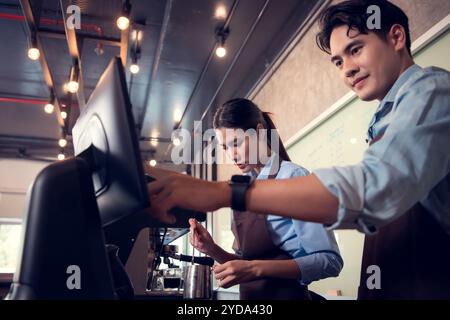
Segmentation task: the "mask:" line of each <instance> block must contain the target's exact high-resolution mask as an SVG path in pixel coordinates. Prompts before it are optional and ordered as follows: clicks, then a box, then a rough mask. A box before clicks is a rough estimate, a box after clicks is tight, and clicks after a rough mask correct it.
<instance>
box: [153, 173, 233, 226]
mask: <svg viewBox="0 0 450 320" xmlns="http://www.w3.org/2000/svg"><path fill="white" fill-rule="evenodd" d="M145 171H146V173H147V174H149V175H150V176H152V177H154V178H155V179H156V181H154V182H152V183H150V184H148V187H147V188H148V192H149V196H150V200H151V207H150V209H149V211H150V214H151V215H152V216H154V217H155V218H157V219H159V220H161V221H163V222H166V223H174V222H175V217H174V216H173V215H170V214H169V213H168V212H169V210H170V209H172V208H174V207H179V208H183V209H192V210H196V211H205V212H206V211H214V210H217V209H219V208H221V207H228V206H230V203H231V188H230V187H229V186H228V184H227V183H226V182H211V181H205V180H200V179H195V178H192V177H191V176H188V175H184V174H180V173H176V172H172V171H168V170H163V169H156V168H151V167H148V166H146V167H145Z"/></svg>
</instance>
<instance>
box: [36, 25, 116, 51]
mask: <svg viewBox="0 0 450 320" xmlns="http://www.w3.org/2000/svg"><path fill="white" fill-rule="evenodd" d="M38 32H39V34H40V35H41V36H42V37H46V38H53V39H63V40H66V33H65V32H63V31H57V30H52V29H46V28H40V29H39V31H38ZM77 37H78V38H80V39H83V40H94V41H97V42H98V43H101V44H104V45H108V46H112V47H120V46H121V40H120V39H118V38H110V37H100V36H97V35H92V34H80V33H77Z"/></svg>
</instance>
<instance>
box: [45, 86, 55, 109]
mask: <svg viewBox="0 0 450 320" xmlns="http://www.w3.org/2000/svg"><path fill="white" fill-rule="evenodd" d="M54 110H55V94H54V93H53V90H52V91H51V92H50V99H49V101H48V103H47V104H46V105H45V107H44V111H45V112H46V113H48V114H51V113H53V111H54Z"/></svg>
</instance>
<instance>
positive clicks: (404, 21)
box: [316, 0, 411, 55]
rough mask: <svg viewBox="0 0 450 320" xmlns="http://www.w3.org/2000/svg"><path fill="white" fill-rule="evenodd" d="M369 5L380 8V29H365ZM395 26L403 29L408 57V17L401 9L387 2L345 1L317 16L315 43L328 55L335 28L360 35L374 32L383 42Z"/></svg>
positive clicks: (409, 43) (375, 0) (367, 0)
mask: <svg viewBox="0 0 450 320" xmlns="http://www.w3.org/2000/svg"><path fill="white" fill-rule="evenodd" d="M371 5H376V6H378V7H379V8H380V12H381V19H380V20H381V21H380V22H381V23H380V25H381V28H380V29H369V28H368V27H367V20H368V18H369V17H370V15H371V14H368V13H367V8H368V7H369V6H371ZM395 24H399V25H401V26H402V27H403V28H404V29H405V33H406V48H407V49H408V53H409V55H411V36H410V33H409V23H408V17H407V16H406V14H405V13H404V12H403V10H402V9H400V8H399V7H397V6H396V5H394V4H393V3H391V2H389V1H387V0H347V1H344V2H340V3H338V4H335V5H332V6H330V7H328V8H327V9H325V10H324V11H323V12H322V13H321V14H320V16H319V26H320V32H319V33H318V34H317V36H316V43H317V46H318V47H319V48H320V49H321V50H322V51H325V52H326V53H328V54H330V37H331V33H332V32H333V30H334V29H335V28H337V27H340V26H348V27H349V29H348V32H350V30H351V29H355V30H358V32H359V33H362V34H368V33H369V32H374V33H375V34H376V35H378V36H379V37H380V38H381V39H383V40H385V39H386V36H387V34H388V33H389V31H390V30H391V28H392V26H393V25H395Z"/></svg>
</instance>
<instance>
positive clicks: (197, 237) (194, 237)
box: [189, 218, 216, 256]
mask: <svg viewBox="0 0 450 320" xmlns="http://www.w3.org/2000/svg"><path fill="white" fill-rule="evenodd" d="M189 225H190V230H189V231H190V232H189V242H190V243H191V245H192V246H193V247H194V248H195V249H197V250H198V251H200V252H201V253H204V254H206V255H209V256H210V255H211V254H212V252H213V250H214V247H215V245H216V244H215V242H214V240H213V238H212V237H211V235H210V234H209V232H208V230H206V229H205V227H203V226H202V225H201V223H199V222H198V221H197V220H195V219H192V218H191V219H189Z"/></svg>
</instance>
